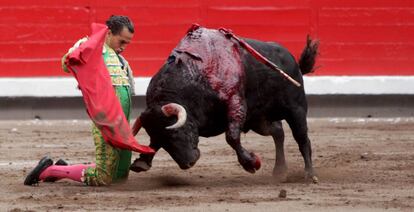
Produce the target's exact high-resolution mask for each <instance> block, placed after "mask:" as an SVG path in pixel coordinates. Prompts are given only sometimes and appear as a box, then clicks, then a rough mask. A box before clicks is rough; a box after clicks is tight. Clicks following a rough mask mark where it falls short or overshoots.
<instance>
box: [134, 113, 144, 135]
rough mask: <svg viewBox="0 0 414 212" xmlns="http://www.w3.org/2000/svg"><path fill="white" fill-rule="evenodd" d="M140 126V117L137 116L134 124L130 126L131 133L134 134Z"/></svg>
mask: <svg viewBox="0 0 414 212" xmlns="http://www.w3.org/2000/svg"><path fill="white" fill-rule="evenodd" d="M141 127H142V124H141V117H138V118H137V120H135V123H134V125H133V126H132V134H133V135H134V136H136V135H137V133H138V131H139V130H140V129H141Z"/></svg>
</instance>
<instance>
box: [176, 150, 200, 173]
mask: <svg viewBox="0 0 414 212" xmlns="http://www.w3.org/2000/svg"><path fill="white" fill-rule="evenodd" d="M198 159H200V150H199V149H194V159H193V160H192V161H190V162H186V163H180V164H178V166H180V168H181V169H189V168H191V167H193V166H194V165H195V164H196V163H197V161H198Z"/></svg>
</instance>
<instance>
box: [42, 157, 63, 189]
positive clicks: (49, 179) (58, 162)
mask: <svg viewBox="0 0 414 212" xmlns="http://www.w3.org/2000/svg"><path fill="white" fill-rule="evenodd" d="M55 165H57V166H67V165H69V164H68V163H67V162H66V161H64V160H63V159H59V160H58V161H56V163H55ZM56 180H58V178H57V177H46V178H45V179H44V180H43V182H48V183H54V182H56Z"/></svg>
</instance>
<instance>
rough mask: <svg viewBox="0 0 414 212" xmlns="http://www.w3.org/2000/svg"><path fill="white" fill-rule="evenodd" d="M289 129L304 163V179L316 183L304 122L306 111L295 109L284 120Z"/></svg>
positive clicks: (305, 123) (306, 127) (309, 143)
mask: <svg viewBox="0 0 414 212" xmlns="http://www.w3.org/2000/svg"><path fill="white" fill-rule="evenodd" d="M286 121H287V122H288V124H289V126H290V129H291V130H292V134H293V137H294V138H295V140H296V142H297V143H298V145H299V151H300V153H301V154H302V157H303V159H304V161H305V172H306V175H305V178H306V179H307V180H308V179H309V178H310V179H312V181H313V182H314V183H318V178H317V177H316V175H315V173H314V170H313V165H312V148H311V142H310V140H309V138H308V126H307V122H306V111H305V110H303V109H297V110H296V111H294V112H293V114H291V117H290V118H288V119H286Z"/></svg>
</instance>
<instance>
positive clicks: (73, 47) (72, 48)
mask: <svg viewBox="0 0 414 212" xmlns="http://www.w3.org/2000/svg"><path fill="white" fill-rule="evenodd" d="M87 40H88V37H84V38H82V39H80V40H78V41H77V42H76V43H75V45H73V46H72V47H71V48H70V49H69V50H68V52H67V53H66V54H65V55H63V57H62V59H61V64H62V69H63V71H64V72H66V73H70V71H69V69H68V67H66V64H65V61H66V57H67V56H68V55H69V54H70V53H72V52H73V51H74V50H75V49H76V48H78V47H79V46H80V45H81V44H82V43H83V42H85V41H87Z"/></svg>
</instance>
